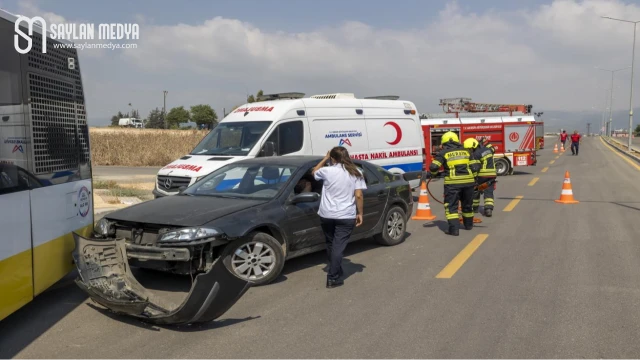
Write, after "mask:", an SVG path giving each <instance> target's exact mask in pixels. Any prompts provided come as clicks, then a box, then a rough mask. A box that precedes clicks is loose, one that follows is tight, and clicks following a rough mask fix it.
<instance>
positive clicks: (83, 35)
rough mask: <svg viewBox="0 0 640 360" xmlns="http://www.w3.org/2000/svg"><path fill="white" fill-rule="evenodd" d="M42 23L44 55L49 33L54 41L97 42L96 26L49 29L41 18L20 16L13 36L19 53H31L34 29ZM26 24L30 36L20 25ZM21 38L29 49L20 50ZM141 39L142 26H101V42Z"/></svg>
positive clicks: (76, 25) (69, 26) (67, 26)
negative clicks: (37, 24)
mask: <svg viewBox="0 0 640 360" xmlns="http://www.w3.org/2000/svg"><path fill="white" fill-rule="evenodd" d="M38 22H39V23H40V27H41V28H42V53H43V54H46V53H47V33H48V34H49V37H50V38H51V39H53V40H68V41H74V40H95V39H96V31H95V30H96V27H95V25H94V24H51V25H50V26H49V27H47V22H46V21H45V20H44V19H43V18H42V17H40V16H35V17H32V18H29V17H26V16H22V15H20V16H18V18H17V19H16V22H15V25H14V30H15V32H16V34H15V35H14V36H13V45H14V47H15V49H16V51H17V52H19V53H20V54H26V53H28V52H29V51H31V47H32V46H33V39H32V36H33V27H34V25H35V24H36V23H38ZM23 23H26V25H27V31H28V34H25V33H24V32H23V31H22V30H21V29H20V25H21V24H23ZM19 37H21V38H23V39H25V40H26V41H27V47H26V48H24V49H22V48H20V39H19ZM139 38H140V26H138V24H121V23H112V24H99V25H98V36H97V39H99V40H124V39H127V40H138V39H139Z"/></svg>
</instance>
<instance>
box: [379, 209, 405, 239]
mask: <svg viewBox="0 0 640 360" xmlns="http://www.w3.org/2000/svg"><path fill="white" fill-rule="evenodd" d="M406 234H407V214H406V213H405V211H404V210H402V208H401V207H399V206H392V207H391V208H390V209H389V210H387V213H386V214H385V215H384V219H383V224H382V232H381V233H380V234H376V235H375V236H374V239H375V240H376V241H377V242H378V243H379V244H381V245H385V246H394V245H398V244H400V243H402V242H403V241H404V239H405V237H406Z"/></svg>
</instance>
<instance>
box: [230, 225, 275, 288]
mask: <svg viewBox="0 0 640 360" xmlns="http://www.w3.org/2000/svg"><path fill="white" fill-rule="evenodd" d="M222 261H223V263H224V264H225V266H226V267H227V269H228V270H229V271H230V272H231V273H232V274H234V275H235V276H237V277H239V278H240V279H243V280H246V281H248V282H250V283H251V284H252V285H254V286H259V285H266V284H268V283H270V282H272V281H274V280H275V279H276V278H277V277H278V275H280V272H282V268H283V267H284V251H283V250H282V245H280V243H279V242H278V240H276V239H274V238H273V236H271V235H269V234H265V233H262V232H253V233H250V234H249V235H247V236H246V237H245V238H242V239H238V240H235V241H233V242H231V243H229V244H228V245H227V246H226V247H225V249H224V250H223V254H222Z"/></svg>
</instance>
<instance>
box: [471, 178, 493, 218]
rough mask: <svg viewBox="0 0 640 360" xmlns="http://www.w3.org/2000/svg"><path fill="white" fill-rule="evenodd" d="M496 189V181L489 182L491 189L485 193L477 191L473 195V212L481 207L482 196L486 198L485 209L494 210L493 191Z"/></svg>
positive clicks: (485, 190)
mask: <svg viewBox="0 0 640 360" xmlns="http://www.w3.org/2000/svg"><path fill="white" fill-rule="evenodd" d="M495 189H496V183H495V181H494V180H493V179H492V180H489V187H488V188H486V189H484V191H475V192H474V194H473V212H477V211H478V208H479V207H480V195H482V196H484V208H485V209H491V210H493V191H494V190H495Z"/></svg>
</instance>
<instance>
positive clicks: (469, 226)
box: [462, 217, 473, 230]
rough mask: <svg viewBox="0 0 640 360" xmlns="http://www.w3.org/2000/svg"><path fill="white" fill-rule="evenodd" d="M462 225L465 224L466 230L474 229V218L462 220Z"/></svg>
mask: <svg viewBox="0 0 640 360" xmlns="http://www.w3.org/2000/svg"><path fill="white" fill-rule="evenodd" d="M462 223H463V224H464V228H465V230H471V229H473V218H472V217H466V218H463V219H462Z"/></svg>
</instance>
